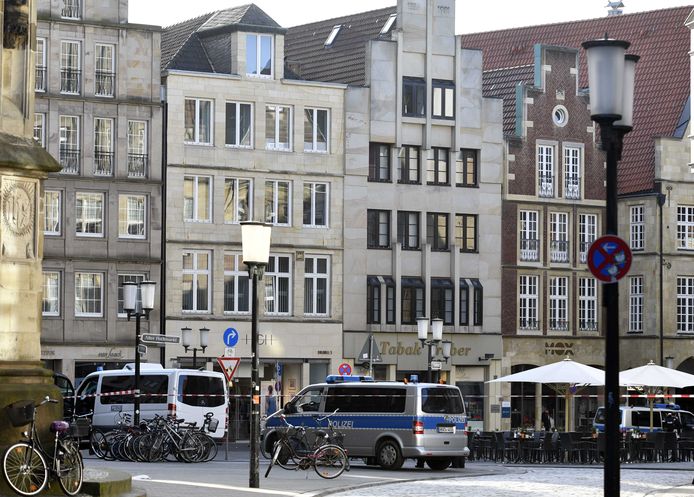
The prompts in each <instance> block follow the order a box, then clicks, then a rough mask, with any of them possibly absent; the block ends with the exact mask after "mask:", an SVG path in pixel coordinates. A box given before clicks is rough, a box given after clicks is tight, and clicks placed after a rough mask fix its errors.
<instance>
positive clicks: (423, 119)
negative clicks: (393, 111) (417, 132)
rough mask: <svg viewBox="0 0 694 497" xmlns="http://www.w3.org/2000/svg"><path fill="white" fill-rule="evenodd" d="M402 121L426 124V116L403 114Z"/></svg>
mask: <svg viewBox="0 0 694 497" xmlns="http://www.w3.org/2000/svg"><path fill="white" fill-rule="evenodd" d="M402 122H403V123H408V124H426V123H427V118H426V116H424V115H412V114H410V115H408V114H403V115H402Z"/></svg>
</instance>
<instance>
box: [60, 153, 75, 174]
mask: <svg viewBox="0 0 694 497" xmlns="http://www.w3.org/2000/svg"><path fill="white" fill-rule="evenodd" d="M60 165H61V166H63V170H62V171H61V172H62V173H63V174H79V173H80V149H79V148H68V147H60Z"/></svg>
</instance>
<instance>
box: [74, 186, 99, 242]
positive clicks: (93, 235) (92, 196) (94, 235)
mask: <svg viewBox="0 0 694 497" xmlns="http://www.w3.org/2000/svg"><path fill="white" fill-rule="evenodd" d="M80 196H82V197H89V198H90V200H94V199H100V200H101V205H100V207H99V211H100V212H101V220H100V221H99V226H100V228H101V229H100V230H99V231H95V232H87V231H81V232H80V231H77V227H78V226H80V225H82V226H83V227H84V225H85V224H89V223H86V222H85V220H84V218H85V214H84V200H82V207H81V209H82V212H81V218H80V217H78V212H79V211H78V207H77V200H78V197H80ZM105 208H106V205H105V195H104V193H103V192H94V191H76V192H75V236H76V237H80V238H81V237H85V238H104V236H105V234H106V226H105V223H104V220H105V219H106V215H105V213H104V210H105ZM80 219H82V221H80Z"/></svg>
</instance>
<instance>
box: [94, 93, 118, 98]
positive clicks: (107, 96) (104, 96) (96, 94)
mask: <svg viewBox="0 0 694 497" xmlns="http://www.w3.org/2000/svg"><path fill="white" fill-rule="evenodd" d="M94 97H96V98H115V95H102V94H100V93H95V94H94Z"/></svg>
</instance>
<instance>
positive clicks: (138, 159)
mask: <svg viewBox="0 0 694 497" xmlns="http://www.w3.org/2000/svg"><path fill="white" fill-rule="evenodd" d="M148 161H149V159H148V156H147V154H128V177H129V178H146V177H147V165H148Z"/></svg>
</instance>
